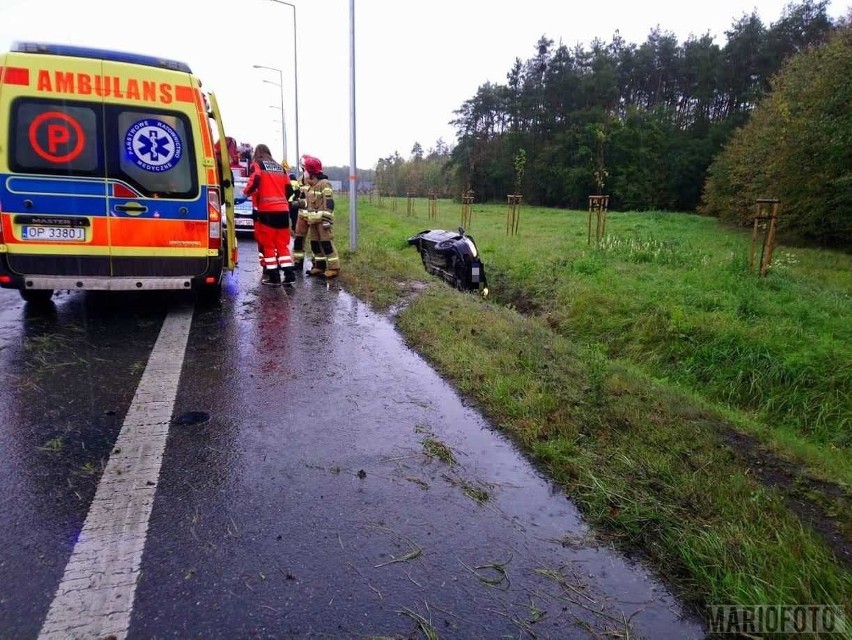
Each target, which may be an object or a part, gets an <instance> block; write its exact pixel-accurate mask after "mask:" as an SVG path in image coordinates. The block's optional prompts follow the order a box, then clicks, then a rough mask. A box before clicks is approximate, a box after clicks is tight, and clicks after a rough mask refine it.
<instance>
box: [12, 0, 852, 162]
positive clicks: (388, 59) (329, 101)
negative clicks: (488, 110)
mask: <svg viewBox="0 0 852 640" xmlns="http://www.w3.org/2000/svg"><path fill="white" fill-rule="evenodd" d="M291 4H294V5H296V7H297V9H296V10H295V12H294V10H293V9H292V8H291V7H289V6H287V5H283V4H279V3H276V2H274V1H271V0H231V1H230V2H228V1H227V0H213V1H211V0H0V50H7V49H8V48H9V46H10V45H11V43H12V42H14V41H16V40H34V41H42V42H58V43H64V44H74V45H83V46H92V47H99V48H113V49H123V50H127V51H132V52H138V53H145V54H151V55H159V56H164V57H170V58H175V59H178V60H181V61H184V62H186V63H188V64H189V65H190V66H191V67H192V69H193V71H194V72H195V73H196V74H197V75H198V76H199V77H201V79H202V82H203V83H204V86H205V88H206V89H208V90H210V91H213V92H214V93H215V94H216V95H217V98H218V100H219V103H220V106H221V108H222V112H223V119H224V121H225V128H226V130H227V132H228V134H229V135H232V136H233V137H235V138H237V139H238V140H239V141H241V142H242V141H244V142H249V143H251V144H257V143H260V142H265V143H266V144H268V145H269V146H270V148H272V149H273V151H276V150H280V151H279V152H278V153H276V154H275V155H276V156H277V155H283V142H284V141H283V139H282V136H281V127H280V124H279V123H280V111H281V110H280V98H279V95H280V94H279V93H278V92H279V89H278V87H277V86H276V85H275V84H271V83H270V82H264V80H267V81H271V82H274V83H276V84H277V83H278V79H279V78H278V73H277V71H268V70H263V69H254V68H253V65H264V66H268V67H275V68H279V69H281V70H282V71H283V74H284V92H285V99H284V120H285V122H286V129H287V151H288V153H287V156H288V160H289V162H290V163H291V164H292V163H294V162H295V160H296V130H295V124H296V107H295V88H296V85H295V83H294V77H295V74H294V57H295V58H296V61H297V62H298V93H299V110H298V119H299V135H298V142H299V149H298V150H299V152H300V153H301V154H304V153H309V154H311V155H315V156H317V157H319V158H320V159H321V160H322V161H323V163H324V164H325V165H327V166H331V165H335V166H340V165H348V164H349V158H350V113H351V103H350V28H349V27H350V22H349V16H350V2H349V0H292V2H291ZM787 4H788V2H787V1H786V0H712V1H695V2H682V3H673V2H672V1H671V0H644V1H637V0H595V1H592V2H588V1H583V2H577V1H576V0H524V1H522V2H508V1H505V0H431V1H428V2H426V1H421V0H355V94H356V105H355V115H356V163H357V166H358V167H359V168H361V169H368V168H372V167H374V166H375V164H376V162H377V161H378V159H379V158H383V157H387V156H390V155H392V154H393V153H394V152H397V151H398V152H399V153H400V155H402V156H403V157H405V158H408V157H409V155H410V153H411V148H412V147H413V146H414V143H415V142H419V143H420V144H421V145H422V146H423V148H424V149H425V150H428V149H430V148H432V147H434V146H435V143H436V141H437V140H438V139H439V138H442V139H443V140H444V141H445V142H447V143H448V144H449V145H451V146H452V145H453V144H455V131H454V129H453V127H452V126H451V125H450V124H449V121H450V120H452V119H453V118H454V115H453V112H454V111H455V110H457V109H459V108H460V107H461V105H462V103H463V102H464V101H465V100H467V99H469V98H471V97H473V96H474V95H475V93H476V90H477V88H478V87H479V86H480V85H482V84H484V83H486V82H494V83H500V84H505V83H506V74H507V73H508V72H509V70H510V69H511V67H512V65H513V63H514V61H515V58H520V59H521V60H526V59H527V58H530V57H532V56H533V55H535V43H536V42H537V41H538V39H539V38H540V37H541V36H546V37H547V38H550V39H552V40H554V41H555V42H556V43H557V44H558V43H560V42H562V43H564V44H566V45H568V46H574V45H575V44H582V45H584V46H585V47H587V48H588V45H589V43H590V42H591V41H592V40H593V39H594V38H596V37H597V38H600V39H601V40H604V41H605V42H609V41H611V40H612V36H613V34H614V33H615V31H616V30H618V31H619V33H620V34H621V36H622V37H623V38H624V39H625V40H626V41H627V42H633V43H637V44H640V43H642V42H644V41H645V39H646V37H647V36H648V34H649V32H650V31H651V29H653V28H654V27H657V26H659V27H660V28H661V29H662V30H664V31H669V32H672V33H674V34H675V36H676V37H677V39H678V41H679V42H683V41H684V40H686V39H687V37H689V35H690V34H694V35H696V36H700V35H703V34H705V33H709V34H710V35H711V36H713V37H714V38H715V40H716V42H717V43H718V44H720V45H723V44H724V42H725V31H726V30H728V29H729V28H730V26H731V24H732V23H733V22H734V21H736V20H737V19H739V18H740V17H742V16H743V15H744V14H750V13H751V12H752V11H756V12H757V14H758V15H759V16H760V18H761V19H762V20H763V22H764V24H765V25H767V26H769V25H770V24H771V23H773V22H776V21H777V20H778V18H779V17H780V16H781V14H782V11H783V9H784V7H785V6H786V5H787ZM848 7H849V4H848V3H847V2H846V0H844V2H843V3H841V2H839V0H833V1H832V2H831V3H830V4H829V14H830V15H831V16H832V17H833V18H837V17H839V16H841V15H845V14H846V13H847V12H848ZM294 13H295V14H296V21H297V22H296V26H297V28H298V33H297V44H298V51H297V53H296V55H295V56H294V47H293V17H294Z"/></svg>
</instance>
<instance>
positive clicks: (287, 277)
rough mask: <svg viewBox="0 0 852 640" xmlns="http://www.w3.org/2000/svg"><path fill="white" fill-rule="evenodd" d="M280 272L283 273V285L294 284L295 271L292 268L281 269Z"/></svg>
mask: <svg viewBox="0 0 852 640" xmlns="http://www.w3.org/2000/svg"><path fill="white" fill-rule="evenodd" d="M281 271H283V272H284V284H286V285H292V284H293V283H294V282H296V270H295V269H294V268H293V267H283V268H282V269H281Z"/></svg>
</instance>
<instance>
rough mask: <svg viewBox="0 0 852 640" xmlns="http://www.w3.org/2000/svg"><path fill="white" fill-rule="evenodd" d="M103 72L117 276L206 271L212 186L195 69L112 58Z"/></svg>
mask: <svg viewBox="0 0 852 640" xmlns="http://www.w3.org/2000/svg"><path fill="white" fill-rule="evenodd" d="M103 76H104V81H105V82H107V83H109V86H111V87H112V90H111V91H110V93H109V94H108V95H107V96H106V98H105V101H104V126H105V154H106V165H107V179H108V187H107V191H108V192H107V196H108V211H109V244H110V247H111V270H112V275H113V276H117V277H138V278H143V277H144V278H152V279H156V278H157V277H162V278H169V277H171V278H173V277H176V276H181V277H193V276H201V275H204V274H206V273H207V271H208V268H209V252H208V232H207V193H206V189H207V186H206V185H205V184H202V175H203V174H202V171H201V170H200V167H201V164H202V163H201V160H200V157H199V156H200V155H202V153H203V151H202V150H201V148H200V146H199V145H200V142H199V140H197V138H198V137H199V124H198V122H199V113H198V109H197V106H196V102H195V89H194V87H193V83H192V76H191V74H190V73H188V72H184V71H178V70H169V69H162V68H156V67H149V66H142V65H136V64H126V63H123V62H115V61H110V60H105V61H104V63H103ZM154 282H155V280H154ZM152 284H153V283H152ZM164 286H165V285H164ZM154 288H157V287H156V285H155V286H154Z"/></svg>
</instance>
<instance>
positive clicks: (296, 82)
mask: <svg viewBox="0 0 852 640" xmlns="http://www.w3.org/2000/svg"><path fill="white" fill-rule="evenodd" d="M270 2H276V3H278V4H286V5H287V6H288V7H291V8H292V9H293V85H294V86H293V89H294V91H293V93H294V97H295V100H296V166H298V163H299V162H300V160H301V157H302V156H301V155H300V154H299V62H298V51H299V48H298V47H297V46H296V5H294V4H292V3H290V2H284V0H270Z"/></svg>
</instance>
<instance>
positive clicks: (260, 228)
mask: <svg viewBox="0 0 852 640" xmlns="http://www.w3.org/2000/svg"><path fill="white" fill-rule="evenodd" d="M243 191H244V192H245V194H246V195H247V196H251V199H252V208H253V210H254V213H255V216H254V217H255V222H254V238H255V240H256V241H257V250H258V253H259V254H260V256H259V257H260V265H261V267H262V269H263V275H264V277H263V280H262V282H263V284H267V285H271V286H276V285H281V284H282V278H281V275H282V272H283V275H284V278H283V281H284V284H290V283H292V282H294V281H295V279H296V272H295V270H294V268H293V256H292V255H290V204H289V198H290V196H291V195H292V187H291V185H290V178H289V177H288V176H287V173H286V172H285V171H284V168H283V167H282V166H281V165H280V164H278V163H277V162H276V161H275V160H274V159H273V158H272V153H270V151H269V147H268V146H266V145H265V144H259V145H257V148H255V151H254V157H253V158H252V163H251V166H250V167H249V178H248V183H247V184H246V186H245V189H244V190H243Z"/></svg>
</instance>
